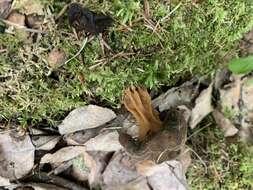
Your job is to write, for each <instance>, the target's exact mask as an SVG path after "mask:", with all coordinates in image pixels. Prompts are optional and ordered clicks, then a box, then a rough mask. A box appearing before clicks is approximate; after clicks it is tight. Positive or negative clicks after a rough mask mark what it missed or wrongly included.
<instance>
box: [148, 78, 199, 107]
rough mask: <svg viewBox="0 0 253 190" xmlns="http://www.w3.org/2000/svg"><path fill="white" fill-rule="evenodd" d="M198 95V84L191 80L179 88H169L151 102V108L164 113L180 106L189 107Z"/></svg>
mask: <svg viewBox="0 0 253 190" xmlns="http://www.w3.org/2000/svg"><path fill="white" fill-rule="evenodd" d="M198 94H199V82H198V81H196V80H192V81H189V82H185V83H184V84H182V85H181V86H179V87H175V88H171V89H169V90H168V91H167V92H165V93H164V94H161V95H160V96H158V97H157V98H155V99H154V100H153V101H152V104H153V106H154V107H155V108H156V107H158V108H159V111H160V112H162V111H165V110H168V109H171V108H175V107H177V106H180V105H190V104H192V101H193V100H194V98H195V97H196V96H197V95H198Z"/></svg>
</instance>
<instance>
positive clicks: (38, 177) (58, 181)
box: [31, 172, 88, 190]
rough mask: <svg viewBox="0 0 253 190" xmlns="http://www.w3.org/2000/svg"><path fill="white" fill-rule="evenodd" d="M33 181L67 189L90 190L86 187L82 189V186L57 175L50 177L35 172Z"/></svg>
mask: <svg viewBox="0 0 253 190" xmlns="http://www.w3.org/2000/svg"><path fill="white" fill-rule="evenodd" d="M31 178H32V180H35V181H40V182H43V183H51V184H54V185H57V186H60V187H65V188H67V189H72V190H88V189H87V188H85V187H82V186H81V185H78V184H76V183H74V182H72V181H69V180H67V179H64V178H61V177H59V176H55V175H50V176H49V175H48V174H47V173H46V172H35V173H34V174H33V176H31Z"/></svg>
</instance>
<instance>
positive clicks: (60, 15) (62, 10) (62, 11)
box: [55, 4, 69, 20]
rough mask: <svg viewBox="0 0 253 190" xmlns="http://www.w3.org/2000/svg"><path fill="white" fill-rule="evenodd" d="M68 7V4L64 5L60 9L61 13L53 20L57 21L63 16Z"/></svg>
mask: <svg viewBox="0 0 253 190" xmlns="http://www.w3.org/2000/svg"><path fill="white" fill-rule="evenodd" d="M68 6H69V4H67V5H65V6H64V7H63V8H62V9H61V11H60V12H59V13H58V14H57V15H56V17H55V20H58V19H59V18H61V17H62V15H63V14H64V13H65V12H66V10H67V9H68Z"/></svg>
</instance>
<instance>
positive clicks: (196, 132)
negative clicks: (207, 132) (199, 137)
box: [187, 123, 212, 140]
mask: <svg viewBox="0 0 253 190" xmlns="http://www.w3.org/2000/svg"><path fill="white" fill-rule="evenodd" d="M211 124H212V123H208V124H207V125H205V126H204V127H201V128H200V129H199V130H197V131H195V132H194V133H192V134H191V135H190V136H189V137H188V138H187V140H189V139H190V138H192V137H193V136H194V135H196V134H198V133H199V132H200V131H202V130H203V129H205V128H207V127H209V126H210V125H211Z"/></svg>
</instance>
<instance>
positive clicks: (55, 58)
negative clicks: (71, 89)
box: [47, 48, 67, 68]
mask: <svg viewBox="0 0 253 190" xmlns="http://www.w3.org/2000/svg"><path fill="white" fill-rule="evenodd" d="M66 59H67V56H66V53H65V51H64V50H62V49H59V48H55V49H53V50H52V51H51V52H50V53H49V55H48V58H47V61H48V65H49V66H50V67H51V68H56V67H57V66H59V65H61V64H63V63H64V62H65V61H66Z"/></svg>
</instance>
